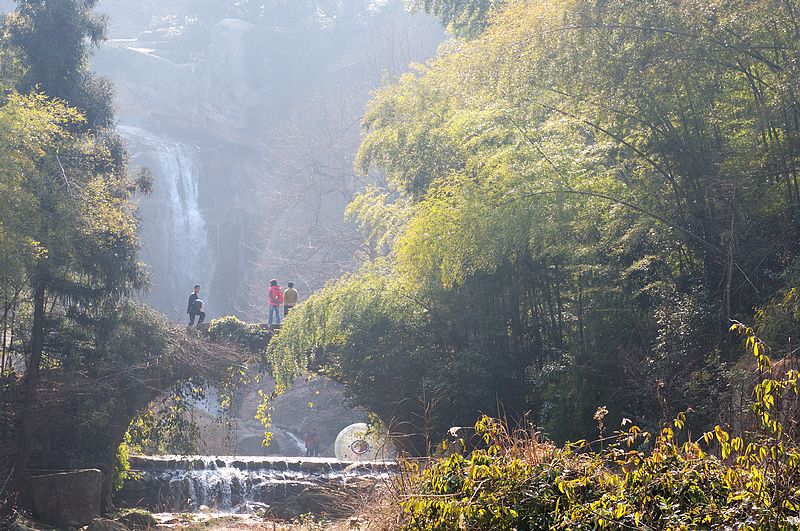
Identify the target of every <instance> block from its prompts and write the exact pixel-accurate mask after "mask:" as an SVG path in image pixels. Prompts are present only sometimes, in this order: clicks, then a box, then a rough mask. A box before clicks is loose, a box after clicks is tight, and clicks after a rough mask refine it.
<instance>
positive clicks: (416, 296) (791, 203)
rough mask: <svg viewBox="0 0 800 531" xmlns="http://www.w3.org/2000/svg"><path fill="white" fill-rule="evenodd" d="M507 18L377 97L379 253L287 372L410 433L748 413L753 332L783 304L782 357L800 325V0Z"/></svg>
mask: <svg viewBox="0 0 800 531" xmlns="http://www.w3.org/2000/svg"><path fill="white" fill-rule="evenodd" d="M478 3H479V4H480V2H478ZM433 4H436V3H431V5H430V6H422V7H429V8H431V9H432V10H433V11H434V12H436V7H435V6H433ZM443 4H448V3H446V2H445V3H443ZM450 4H452V5H450ZM450 4H448V5H450V7H451V8H453V9H455V10H456V11H452V10H451V11H446V12H445V11H441V12H439V13H438V14H440V15H443V16H444V15H447V16H448V17H449V19H448V20H449V21H450V22H451V23H453V21H457V20H466V19H463V18H462V19H459V18H458V16H456V15H457V14H458V7H459V6H461V8H462V9H464V10H466V11H463V12H462V13H461V14H462V15H464V17H467V18H469V17H470V16H472V15H473V14H475V13H482V12H483V11H476V10H475V6H474V5H473V4H475V2H463V3H458V2H453V3H450ZM483 4H485V5H484V7H486V9H485V10H484V11H485V13H486V18H485V19H483V20H482V21H481V24H477V25H474V24H473V25H472V26H470V27H473V28H478V30H476V33H477V35H476V36H474V38H470V39H464V38H462V39H455V40H453V41H450V42H447V43H445V44H444V45H442V47H441V49H440V52H439V54H438V57H436V58H435V59H434V60H432V61H430V62H429V63H428V64H425V65H417V66H416V68H415V71H414V72H413V73H411V74H408V75H406V76H405V77H403V78H402V79H400V80H398V81H397V82H393V83H390V84H388V85H386V86H385V87H384V88H382V89H381V90H379V91H378V92H377V93H376V94H375V96H374V99H373V100H372V102H371V104H370V106H369V108H368V109H367V111H366V114H365V116H364V120H363V127H364V130H365V137H364V141H363V143H362V145H361V149H360V152H359V156H358V160H357V163H356V165H357V168H358V169H359V170H360V171H362V172H363V173H371V174H373V175H375V176H376V177H379V176H380V177H381V178H380V179H376V180H377V181H378V182H383V183H384V184H382V185H380V186H375V187H373V188H371V189H369V190H367V191H366V192H365V193H364V194H362V195H361V196H359V197H358V198H356V199H355V200H354V201H353V203H352V204H351V206H350V208H349V211H348V214H349V215H350V216H351V218H352V219H353V221H354V223H356V224H358V226H359V228H360V229H361V230H362V233H363V234H364V237H365V241H367V242H368V244H369V249H368V250H367V251H366V252H365V257H366V263H365V265H364V268H363V271H361V272H360V273H357V274H354V275H351V276H348V277H345V278H342V279H339V280H337V281H334V282H332V283H331V284H330V285H329V286H328V287H327V288H326V289H325V290H323V291H322V292H320V293H318V294H317V295H315V296H314V297H313V298H312V299H311V300H309V301H308V303H307V304H305V305H304V306H303V307H302V308H301V309H299V310H298V311H297V312H296V314H295V315H293V316H292V317H291V318H290V319H289V320H288V321H287V323H286V324H285V325H284V329H283V330H282V332H281V334H280V336H279V337H278V338H277V339H276V340H275V341H273V343H272V346H271V348H270V355H271V359H272V361H273V362H274V365H275V367H276V372H277V374H278V376H279V377H280V378H282V379H283V380H284V381H288V380H291V379H292V378H294V377H296V376H297V375H299V374H301V373H302V372H303V370H304V369H305V367H307V366H311V367H312V368H314V369H318V370H320V371H322V372H324V373H326V374H329V375H332V376H333V377H335V378H338V379H340V380H341V381H343V382H344V383H345V384H346V385H347V388H348V391H349V393H350V395H351V397H352V398H353V399H354V401H355V402H356V403H359V404H360V405H363V406H366V407H367V408H368V409H369V410H371V411H374V412H375V413H376V414H377V415H378V416H379V417H380V418H381V419H382V420H383V421H384V422H386V423H388V424H389V425H390V426H393V427H394V429H395V431H396V432H398V433H401V434H408V435H410V434H428V435H431V434H435V435H441V434H443V433H444V431H445V430H446V429H447V428H448V427H449V426H452V425H465V424H470V423H471V422H472V421H473V420H474V418H475V417H476V415H477V414H478V413H480V412H483V413H488V414H490V415H493V414H497V413H498V412H500V413H502V414H504V415H507V416H508V417H510V418H521V417H522V416H523V415H525V414H526V413H530V414H531V416H532V417H531V418H532V420H533V421H534V422H535V423H536V425H538V426H541V427H542V429H543V430H544V433H545V434H546V435H547V436H548V437H551V438H553V439H555V440H566V439H573V440H574V439H576V438H581V437H584V436H586V434H587V433H589V434H590V433H593V432H594V430H595V427H594V421H593V420H592V416H593V413H594V412H595V410H596V409H597V407H599V406H603V405H605V406H607V408H608V410H609V412H610V413H609V419H608V420H609V425H612V424H614V423H618V422H619V421H620V419H622V418H623V417H624V418H629V419H633V421H634V422H636V423H637V424H638V425H640V426H643V427H644V428H645V429H649V430H651V431H654V432H655V431H657V427H658V426H660V425H661V423H663V422H666V421H668V420H669V419H671V418H673V417H674V415H675V414H676V413H677V412H680V411H686V410H689V409H691V411H692V412H691V414H690V415H689V416H688V419H687V425H688V426H689V427H690V429H691V428H694V429H695V431H699V429H706V428H708V427H710V426H713V425H714V424H715V423H725V422H729V423H731V422H733V418H734V417H735V416H736V414H737V407H736V405H735V402H736V401H737V398H736V397H739V396H741V392H742V386H743V385H746V384H744V383H742V382H744V381H746V380H747V374H748V373H749V372H751V371H752V370H753V369H752V367H751V364H750V363H749V362H748V361H747V359H746V358H744V359H743V358H742V354H741V351H740V350H739V349H737V348H736V343H735V341H733V340H732V339H731V337H730V335H729V334H728V332H727V331H728V328H729V326H730V320H731V319H739V320H741V321H742V322H754V319H756V317H755V316H756V314H758V316H759V317H758V322H760V323H761V324H762V326H763V328H764V329H765V330H766V329H769V334H770V338H772V343H771V347H772V348H773V349H774V351H773V356H776V357H777V358H780V357H781V356H783V355H784V354H785V353H786V352H788V351H789V350H790V349H791V344H790V342H789V337H790V336H791V337H794V336H793V335H792V332H793V331H794V330H795V329H796V328H797V326H796V324H795V320H794V317H793V306H792V304H793V303H791V302H789V303H787V302H785V300H784V295H785V294H786V293H787V291H788V290H790V289H792V288H793V287H794V286H795V285H796V282H797V280H798V261H797V254H798V232H797V229H798V214H799V213H800V211H798V207H799V206H800V186H799V185H798V175H797V172H798V167H797V164H798V147H799V145H798V140H799V139H800V137H798V132H799V128H800V103H798V99H797V97H798V90H800V69H798V59H800V55H798V54H799V53H800V20H798V16H800V4H798V3H797V2H794V1H782V0H781V1H778V0H775V1H772V0H763V1H762V0H759V1H735V0H719V1H716V0H714V1H709V0H681V1H679V2H674V1H662V0H646V1H638V0H636V1H633V0H607V1H585V0H554V1H536V0H517V1H512V2H484V3H483ZM437 5H438V4H437ZM454 6H455V7H454ZM448 13H449V14H448ZM470 20H471V19H470ZM473 22H474V21H473ZM483 26H485V29H484V30H483V31H480V28H481V27H483ZM456 29H457V28H456ZM461 34H462V35H465V34H466V35H467V36H471V35H470V33H469V32H463V31H462V32H461ZM770 316H771V317H770ZM778 316H782V317H778ZM759 333H761V330H759ZM464 423H465V424H464ZM617 425H618V424H617ZM423 439H424V437H417V438H413V437H412V439H409V440H410V441H413V442H410V443H409V445H410V446H413V447H414V448H413V449H412V451H418V452H422V451H424V448H423V442H422V440H423Z"/></svg>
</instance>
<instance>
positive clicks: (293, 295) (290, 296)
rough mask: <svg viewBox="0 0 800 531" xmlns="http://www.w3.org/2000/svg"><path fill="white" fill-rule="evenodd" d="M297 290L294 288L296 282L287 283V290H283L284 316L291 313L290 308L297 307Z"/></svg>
mask: <svg viewBox="0 0 800 531" xmlns="http://www.w3.org/2000/svg"><path fill="white" fill-rule="evenodd" d="M299 298H300V297H299V295H298V294H297V290H296V289H294V282H289V284H287V288H286V291H284V292H283V316H284V317H286V316H287V315H289V310H291V309H292V308H294V307H295V305H296V304H297V299H299Z"/></svg>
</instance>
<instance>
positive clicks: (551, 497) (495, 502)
mask: <svg viewBox="0 0 800 531" xmlns="http://www.w3.org/2000/svg"><path fill="white" fill-rule="evenodd" d="M731 329H732V331H735V332H737V333H739V334H741V335H742V336H743V337H744V339H745V344H746V347H747V349H748V350H749V351H750V352H751V353H752V354H753V356H754V357H755V359H756V362H757V366H758V374H759V378H758V380H757V382H756V383H755V385H754V390H753V404H752V415H751V419H752V426H750V427H748V426H742V427H741V429H740V430H739V431H741V434H739V435H737V436H734V435H733V434H732V431H731V430H729V429H725V428H723V427H722V426H716V427H715V428H714V429H713V430H711V431H709V432H708V433H705V434H703V436H702V437H700V438H699V439H696V440H695V439H691V438H690V437H689V434H688V433H687V432H686V430H685V428H684V421H685V415H680V416H679V417H678V418H676V419H675V420H674V421H673V422H672V423H671V424H670V425H668V426H665V427H663V429H661V431H660V433H658V434H650V433H646V432H644V431H642V430H640V429H639V428H638V427H636V426H623V427H622V428H621V429H620V430H619V431H617V432H616V433H614V434H613V435H611V436H609V437H605V438H603V445H602V448H603V449H602V450H600V451H593V450H592V449H591V446H590V445H589V444H588V443H587V442H586V441H580V442H578V443H573V444H567V445H565V446H564V447H561V448H559V447H556V446H554V445H552V444H550V443H548V442H546V441H543V440H542V439H541V437H539V435H538V434H537V433H536V432H535V431H534V430H533V429H532V428H521V429H515V430H512V429H510V428H509V427H508V425H507V424H506V423H504V422H501V421H499V420H496V419H492V418H489V417H483V418H481V419H480V420H479V421H478V422H477V423H476V424H475V427H474V428H475V432H476V434H477V435H478V436H479V437H480V439H481V444H480V447H479V448H478V449H475V450H473V451H471V452H470V453H468V454H466V455H465V454H463V453H454V454H452V455H450V456H449V457H443V458H440V459H438V460H436V461H434V462H433V463H432V464H430V466H420V465H417V464H414V463H406V464H405V472H406V473H405V474H403V492H402V493H401V500H402V502H401V507H402V516H401V528H403V529H414V530H416V529H420V530H421V529H425V530H430V529H439V530H446V529H486V530H489V529H517V530H520V531H522V530H538V529H554V530H557V529H565V530H566V529H570V530H580V529H620V530H621V529H644V530H647V529H653V530H655V529H658V530H689V529H732V530H733V529H736V530H762V529H797V528H798V526H799V524H800V518H798V516H799V515H800V477H798V472H799V471H800V448H798V445H797V443H796V442H795V441H796V437H795V434H794V430H793V429H790V430H787V429H784V426H785V425H789V424H792V422H793V419H794V416H795V415H796V412H797V401H798V387H797V380H798V373H797V371H794V370H791V371H787V372H786V373H785V374H783V375H781V376H779V377H777V378H773V374H772V373H773V370H772V364H771V362H770V359H769V358H768V357H767V355H766V347H765V345H764V343H763V342H762V341H761V340H760V339H759V338H757V337H756V336H755V334H754V332H753V330H752V329H750V328H748V327H746V326H744V325H741V324H739V323H734V325H733V326H732V328H731ZM775 372H778V371H777V370H776V371H775ZM601 409H602V408H601ZM598 411H600V410H598ZM599 422H602V418H601V419H600V421H599ZM601 437H602V435H601ZM460 444H462V445H464V441H463V440H461V441H460Z"/></svg>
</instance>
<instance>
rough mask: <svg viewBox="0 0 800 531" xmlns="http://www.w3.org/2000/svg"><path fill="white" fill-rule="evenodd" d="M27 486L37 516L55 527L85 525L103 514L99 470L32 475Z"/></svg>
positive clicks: (101, 481)
mask: <svg viewBox="0 0 800 531" xmlns="http://www.w3.org/2000/svg"><path fill="white" fill-rule="evenodd" d="M27 487H28V496H29V498H30V500H31V505H32V508H33V512H34V514H35V515H36V517H37V518H40V519H41V520H42V521H44V522H47V523H49V524H51V525H54V526H56V527H82V526H85V525H88V524H89V523H91V521H92V520H93V519H94V518H96V517H97V516H99V514H100V496H101V493H102V490H103V473H102V472H100V471H99V470H95V469H88V470H74V471H69V472H60V473H56V474H38V475H33V476H31V477H30V478H28V480H27Z"/></svg>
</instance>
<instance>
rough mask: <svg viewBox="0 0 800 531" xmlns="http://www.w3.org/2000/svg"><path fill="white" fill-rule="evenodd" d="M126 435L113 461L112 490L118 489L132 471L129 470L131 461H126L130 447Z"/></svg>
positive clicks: (129, 476) (131, 474) (130, 475)
mask: <svg viewBox="0 0 800 531" xmlns="http://www.w3.org/2000/svg"><path fill="white" fill-rule="evenodd" d="M127 439H128V437H126V441H125V442H123V443H122V444H120V445H119V448H118V449H117V459H116V461H115V462H114V479H113V483H114V490H115V491H118V490H119V489H121V488H122V486H123V485H124V484H125V482H126V481H127V480H128V479H130V478H131V477H132V476H133V475H134V473H133V472H131V463H130V461H128V454H129V452H130V448H129V446H128V440H127Z"/></svg>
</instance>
